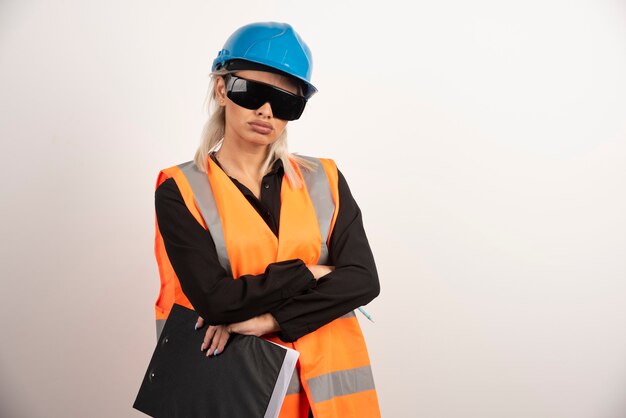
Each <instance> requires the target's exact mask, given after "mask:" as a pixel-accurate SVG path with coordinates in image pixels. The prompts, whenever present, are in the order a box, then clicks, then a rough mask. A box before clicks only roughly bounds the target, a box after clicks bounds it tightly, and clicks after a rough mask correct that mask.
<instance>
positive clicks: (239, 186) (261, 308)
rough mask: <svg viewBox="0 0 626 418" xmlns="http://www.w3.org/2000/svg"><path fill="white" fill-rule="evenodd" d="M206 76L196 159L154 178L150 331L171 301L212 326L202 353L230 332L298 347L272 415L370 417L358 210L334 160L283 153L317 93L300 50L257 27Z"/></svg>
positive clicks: (373, 404) (372, 281)
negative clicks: (154, 285) (359, 311)
mask: <svg viewBox="0 0 626 418" xmlns="http://www.w3.org/2000/svg"><path fill="white" fill-rule="evenodd" d="M212 71H213V72H212V90H211V92H210V94H209V101H210V103H209V112H210V118H209V120H208V122H207V124H206V126H205V130H204V133H203V141H202V144H201V146H200V147H199V149H198V152H197V153H196V156H195V159H194V161H190V162H188V163H184V164H181V165H179V166H175V167H171V168H169V169H165V170H162V171H161V173H160V174H159V179H158V180H157V190H156V194H155V206H156V215H157V234H156V246H155V250H156V256H157V261H158V264H159V272H160V275H161V293H160V295H159V299H158V300H157V303H156V315H157V323H162V322H163V321H164V320H165V319H166V318H167V315H168V313H169V311H170V310H171V307H172V305H173V303H179V304H181V305H184V306H188V307H190V308H192V309H195V310H196V311H197V312H198V314H199V315H200V318H199V319H198V323H197V324H196V328H197V329H200V328H202V327H203V326H204V325H205V323H206V324H207V325H208V326H207V329H206V331H205V338H204V342H203V344H202V347H200V349H201V350H206V352H207V356H214V355H219V353H221V352H222V351H224V350H227V349H228V346H227V342H228V338H229V336H230V334H231V333H240V334H247V335H256V336H263V338H266V339H268V340H271V341H274V342H276V343H278V344H281V345H284V346H288V347H291V348H294V349H296V350H298V351H299V352H300V357H299V360H298V365H297V373H296V374H294V377H293V378H292V382H291V384H290V389H289V391H288V394H287V396H286V398H285V400H284V403H283V406H282V409H281V413H280V417H307V416H315V417H378V416H380V413H379V409H378V400H377V396H376V391H375V389H374V382H373V377H372V373H371V367H370V363H369V358H368V355H367V349H366V346H365V342H364V340H363V336H362V333H361V330H360V328H359V323H358V320H357V318H356V316H355V314H354V309H356V308H358V307H359V306H361V305H364V304H367V303H368V302H370V301H371V300H372V299H373V298H375V297H376V296H377V295H378V294H379V282H378V276H377V272H376V266H375V263H374V258H373V256H372V253H371V250H370V247H369V244H368V241H367V237H366V235H365V232H364V230H363V224H362V218H361V212H360V210H359V207H358V206H357V204H356V202H355V201H354V199H353V198H352V195H351V193H350V189H349V188H348V185H347V183H346V181H345V179H344V177H343V175H342V174H341V172H340V171H339V170H338V169H337V167H336V166H335V164H334V162H333V161H332V160H329V159H317V158H311V157H303V156H295V155H292V154H289V152H288V150H287V140H286V126H287V123H288V122H289V121H291V120H296V119H298V118H299V117H300V115H301V113H302V111H303V110H304V107H305V105H306V101H307V100H308V99H309V98H310V97H311V96H312V95H313V94H314V93H315V92H316V89H315V87H314V86H313V85H312V84H311V83H310V80H311V53H310V50H309V48H308V47H307V45H306V44H305V43H304V42H303V41H302V39H301V38H300V37H299V35H298V34H297V33H296V32H295V31H294V30H293V28H292V27H291V26H289V25H287V24H280V23H253V24H249V25H246V26H244V27H242V28H240V29H238V30H237V31H235V32H234V33H233V34H232V35H231V36H230V37H229V39H228V40H227V41H226V44H225V45H224V48H223V49H222V50H221V51H220V52H219V54H218V56H217V58H216V59H215V61H214V63H213V68H212ZM207 185H210V187H207ZM233 279H236V280H233Z"/></svg>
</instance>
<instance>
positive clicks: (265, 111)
mask: <svg viewBox="0 0 626 418" xmlns="http://www.w3.org/2000/svg"><path fill="white" fill-rule="evenodd" d="M256 114H257V115H258V116H261V117H265V118H268V119H270V118H272V116H274V115H273V113H272V106H271V105H270V102H265V103H264V104H263V106H261V107H259V108H258V109H257V110H256Z"/></svg>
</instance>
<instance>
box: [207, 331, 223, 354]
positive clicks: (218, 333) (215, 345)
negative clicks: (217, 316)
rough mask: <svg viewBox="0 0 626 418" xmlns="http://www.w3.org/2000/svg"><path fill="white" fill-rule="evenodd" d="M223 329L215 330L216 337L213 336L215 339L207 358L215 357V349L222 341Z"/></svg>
mask: <svg viewBox="0 0 626 418" xmlns="http://www.w3.org/2000/svg"><path fill="white" fill-rule="evenodd" d="M222 328H223V327H217V330H215V335H214V336H213V339H212V340H211V344H210V345H209V349H208V350H207V351H206V356H207V357H210V356H213V355H215V349H216V348H217V343H218V341H219V339H220V336H221V334H222Z"/></svg>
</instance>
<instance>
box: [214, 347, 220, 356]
mask: <svg viewBox="0 0 626 418" xmlns="http://www.w3.org/2000/svg"><path fill="white" fill-rule="evenodd" d="M219 353H220V349H219V348H216V349H215V351H214V352H213V355H214V356H217V355H218V354H219Z"/></svg>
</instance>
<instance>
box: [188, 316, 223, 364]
mask: <svg viewBox="0 0 626 418" xmlns="http://www.w3.org/2000/svg"><path fill="white" fill-rule="evenodd" d="M203 326H204V319H202V318H201V317H198V322H196V329H200V328H202V327H203ZM229 338H230V332H229V331H228V329H227V327H226V325H209V327H208V328H207V330H206V333H205V334H204V341H203V342H202V345H201V346H200V351H204V350H207V348H208V350H207V352H206V355H207V357H209V356H216V355H218V354H219V353H221V352H222V351H224V347H225V346H226V343H227V342H228V339H229Z"/></svg>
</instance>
